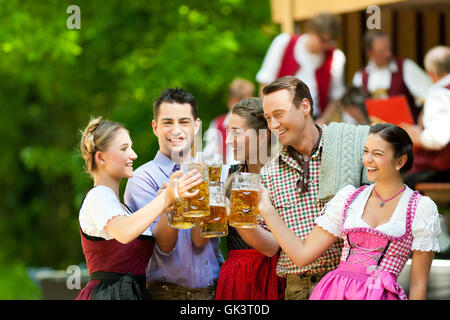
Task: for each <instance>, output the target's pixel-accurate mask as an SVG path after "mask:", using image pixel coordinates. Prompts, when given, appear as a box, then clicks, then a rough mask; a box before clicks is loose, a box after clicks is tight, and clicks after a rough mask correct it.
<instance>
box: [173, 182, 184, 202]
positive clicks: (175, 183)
mask: <svg viewBox="0 0 450 320" xmlns="http://www.w3.org/2000/svg"><path fill="white" fill-rule="evenodd" d="M173 193H174V195H175V200H176V201H177V202H183V200H182V199H181V198H180V196H179V195H178V177H176V178H175V179H173Z"/></svg>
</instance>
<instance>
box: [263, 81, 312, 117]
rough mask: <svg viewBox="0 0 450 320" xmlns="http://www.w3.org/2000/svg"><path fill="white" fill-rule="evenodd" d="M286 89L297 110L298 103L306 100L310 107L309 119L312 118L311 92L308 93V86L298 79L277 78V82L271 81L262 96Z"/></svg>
mask: <svg viewBox="0 0 450 320" xmlns="http://www.w3.org/2000/svg"><path fill="white" fill-rule="evenodd" d="M284 89H286V90H287V91H288V92H289V93H290V94H291V96H292V97H293V98H292V102H293V103H294V106H296V107H297V108H299V106H300V102H302V100H303V99H305V98H306V99H308V101H309V104H310V105H311V110H310V112H309V114H310V115H311V117H313V114H314V109H313V104H314V102H313V100H312V98H311V92H310V91H309V88H308V86H307V85H306V84H305V83H304V82H303V81H302V80H300V79H299V78H297V77H294V76H285V77H281V78H278V79H277V80H275V81H273V82H272V83H271V84H269V85H267V86H266V87H264V89H263V94H264V95H268V94H271V93H274V92H277V91H280V90H284Z"/></svg>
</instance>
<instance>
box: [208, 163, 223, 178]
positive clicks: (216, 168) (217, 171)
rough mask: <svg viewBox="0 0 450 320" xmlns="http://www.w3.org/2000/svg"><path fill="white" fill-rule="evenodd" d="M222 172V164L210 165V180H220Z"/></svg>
mask: <svg viewBox="0 0 450 320" xmlns="http://www.w3.org/2000/svg"><path fill="white" fill-rule="evenodd" d="M221 174H222V166H221V165H213V166H209V167H208V177H209V181H220V176H221Z"/></svg>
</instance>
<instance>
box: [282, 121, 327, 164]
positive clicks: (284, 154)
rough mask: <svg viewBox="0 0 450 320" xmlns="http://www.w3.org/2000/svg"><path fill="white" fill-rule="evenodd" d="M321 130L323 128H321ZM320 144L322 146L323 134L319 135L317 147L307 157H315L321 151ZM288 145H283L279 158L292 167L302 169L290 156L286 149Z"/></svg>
mask: <svg viewBox="0 0 450 320" xmlns="http://www.w3.org/2000/svg"><path fill="white" fill-rule="evenodd" d="M321 129H322V128H321ZM321 132H323V129H322V130H321ZM322 146H323V134H321V135H320V141H319V146H318V147H317V149H316V151H314V152H313V154H312V155H311V156H310V157H309V159H310V160H311V159H314V158H317V157H318V156H319V155H320V154H321V153H322ZM288 147H289V146H285V145H284V146H283V147H282V149H281V152H280V155H279V158H280V159H281V160H282V161H284V162H286V163H287V164H288V165H290V166H291V167H294V168H295V169H296V170H298V171H303V169H302V168H301V167H300V165H299V164H298V163H297V161H295V159H294V158H292V157H291V155H290V154H289V150H288Z"/></svg>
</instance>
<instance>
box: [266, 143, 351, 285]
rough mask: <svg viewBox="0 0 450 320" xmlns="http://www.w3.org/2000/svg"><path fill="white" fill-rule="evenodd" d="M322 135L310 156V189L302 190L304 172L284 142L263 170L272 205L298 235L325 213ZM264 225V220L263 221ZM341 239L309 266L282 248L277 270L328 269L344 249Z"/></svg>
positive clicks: (305, 271) (282, 272) (280, 273)
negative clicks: (321, 195) (320, 196)
mask: <svg viewBox="0 0 450 320" xmlns="http://www.w3.org/2000/svg"><path fill="white" fill-rule="evenodd" d="M322 146H323V136H322V139H321V140H320V143H319V148H318V150H317V151H316V152H315V153H314V154H313V155H312V156H311V157H310V160H309V170H310V171H309V180H308V190H307V192H304V193H300V192H299V190H298V189H297V185H296V183H297V181H298V180H299V179H300V176H301V173H300V172H301V170H302V169H301V167H300V166H299V165H298V163H297V162H296V161H295V159H293V158H292V157H291V156H290V155H289V153H288V151H287V147H286V146H284V147H283V148H282V150H281V152H280V155H279V156H278V157H275V158H274V159H272V160H271V161H270V162H269V163H267V164H266V165H265V166H264V167H263V169H262V170H261V182H262V183H263V184H264V187H265V188H267V189H268V191H269V194H270V198H271V200H272V203H273V205H274V206H275V208H276V209H277V212H278V214H279V215H280V216H281V218H282V219H283V220H284V222H285V223H286V225H287V226H288V227H289V229H291V230H292V231H293V232H294V233H295V234H296V235H297V236H298V237H300V238H301V239H305V238H306V237H307V235H308V234H309V232H310V231H311V230H312V229H313V228H314V226H315V225H316V224H315V219H316V218H317V217H318V216H320V215H322V208H323V207H324V206H325V203H324V202H321V201H319V199H318V193H319V168H320V164H321V157H322ZM261 223H262V224H263V227H266V228H267V226H264V221H262V222H261ZM342 245H343V243H342V241H341V240H339V241H337V242H336V243H335V244H334V245H333V246H332V247H330V248H329V249H328V250H327V251H326V252H325V253H324V254H323V255H322V256H321V257H319V258H318V259H317V260H315V261H314V262H313V263H311V264H310V265H308V266H305V267H303V268H299V267H297V266H296V265H295V264H294V263H293V262H292V261H291V259H290V258H289V257H288V256H287V255H286V253H284V252H283V251H282V252H281V254H280V257H279V259H278V263H277V274H278V276H280V277H286V275H287V274H305V275H315V274H321V273H326V272H328V271H331V270H333V269H336V267H337V266H338V264H339V259H340V257H341V252H342Z"/></svg>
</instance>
